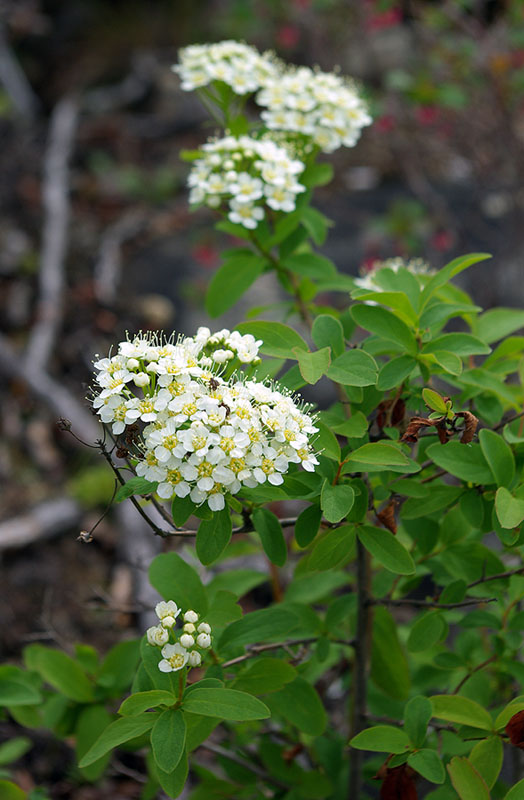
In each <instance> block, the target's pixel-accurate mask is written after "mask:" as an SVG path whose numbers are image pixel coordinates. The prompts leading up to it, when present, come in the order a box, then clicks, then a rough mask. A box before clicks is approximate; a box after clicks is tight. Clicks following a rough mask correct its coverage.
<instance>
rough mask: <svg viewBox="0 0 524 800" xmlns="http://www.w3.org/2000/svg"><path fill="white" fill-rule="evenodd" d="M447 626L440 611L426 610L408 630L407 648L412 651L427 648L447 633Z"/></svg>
mask: <svg viewBox="0 0 524 800" xmlns="http://www.w3.org/2000/svg"><path fill="white" fill-rule="evenodd" d="M447 631H448V626H447V623H446V620H445V619H444V618H443V616H442V614H441V612H440V611H428V612H427V613H426V614H424V615H423V616H421V617H419V618H418V619H417V620H416V622H415V624H414V625H413V626H412V628H411V630H410V632H409V638H408V641H407V648H408V650H410V651H411V652H412V653H420V652H422V651H423V650H429V648H430V647H433V646H434V645H435V644H437V643H438V642H440V641H441V640H442V639H443V638H444V637H445V635H446V634H447Z"/></svg>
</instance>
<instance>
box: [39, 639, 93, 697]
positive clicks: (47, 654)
mask: <svg viewBox="0 0 524 800" xmlns="http://www.w3.org/2000/svg"><path fill="white" fill-rule="evenodd" d="M36 669H37V671H38V672H39V673H40V675H41V676H42V678H43V679H44V680H45V681H46V682H47V683H49V684H50V685H51V686H54V688H55V689H58V691H59V692H62V694H64V695H65V696H66V697H68V698H69V699H70V700H76V701H77V702H78V703H89V702H91V701H92V700H93V685H92V684H91V681H90V680H89V678H88V677H87V675H86V673H85V672H84V670H83V669H82V667H81V666H80V665H79V664H78V663H77V662H76V661H73V659H72V658H71V657H70V656H68V655H66V654H65V653H63V652H62V651H61V650H54V649H52V648H50V647H39V648H38V651H37V664H36Z"/></svg>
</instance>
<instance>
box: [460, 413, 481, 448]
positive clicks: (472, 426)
mask: <svg viewBox="0 0 524 800" xmlns="http://www.w3.org/2000/svg"><path fill="white" fill-rule="evenodd" d="M455 416H457V417H462V418H463V419H464V431H463V433H462V436H461V437H460V441H461V442H462V444H469V443H470V442H472V441H473V437H474V436H475V432H476V430H477V426H478V424H479V421H478V419H477V417H476V416H475V414H472V413H471V411H459V413H458V414H456V415H455Z"/></svg>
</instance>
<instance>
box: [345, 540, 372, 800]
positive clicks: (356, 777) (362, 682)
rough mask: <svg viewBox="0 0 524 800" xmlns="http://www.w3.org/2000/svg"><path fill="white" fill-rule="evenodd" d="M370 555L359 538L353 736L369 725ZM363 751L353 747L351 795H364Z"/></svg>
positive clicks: (350, 770)
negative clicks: (361, 791) (362, 793)
mask: <svg viewBox="0 0 524 800" xmlns="http://www.w3.org/2000/svg"><path fill="white" fill-rule="evenodd" d="M368 571H369V557H368V554H367V551H366V550H365V548H364V546H363V545H362V543H361V542H360V540H358V539H357V635H356V638H355V661H354V668H353V687H352V688H353V691H352V695H353V696H352V701H353V705H352V709H351V736H355V735H356V734H357V733H358V732H359V731H361V730H362V728H363V727H364V725H365V720H366V712H367V676H368V661H369V640H370V633H371V631H370V619H371V617H370V614H371V602H370V598H369V595H368V579H369V575H368ZM362 780H363V776H362V750H357V749H356V748H354V747H353V748H352V749H351V752H350V763H349V794H348V796H349V797H351V798H353V797H354V798H355V799H356V798H357V797H360V790H361V787H362Z"/></svg>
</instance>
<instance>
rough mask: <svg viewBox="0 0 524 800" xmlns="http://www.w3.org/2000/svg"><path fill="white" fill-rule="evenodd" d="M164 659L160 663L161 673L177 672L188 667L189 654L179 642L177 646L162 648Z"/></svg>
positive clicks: (170, 645)
mask: <svg viewBox="0 0 524 800" xmlns="http://www.w3.org/2000/svg"><path fill="white" fill-rule="evenodd" d="M162 655H163V656H164V658H163V659H162V660H161V661H160V662H159V664H158V669H159V670H160V672H176V671H177V670H179V669H182V668H183V667H185V666H186V664H187V662H188V659H189V653H188V652H187V650H186V649H185V647H182V645H181V644H179V643H178V642H177V643H176V644H166V645H165V647H163V648H162Z"/></svg>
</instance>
